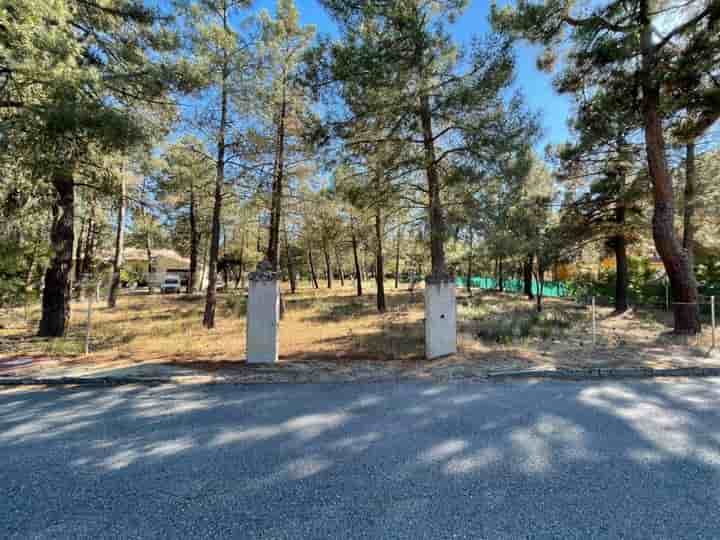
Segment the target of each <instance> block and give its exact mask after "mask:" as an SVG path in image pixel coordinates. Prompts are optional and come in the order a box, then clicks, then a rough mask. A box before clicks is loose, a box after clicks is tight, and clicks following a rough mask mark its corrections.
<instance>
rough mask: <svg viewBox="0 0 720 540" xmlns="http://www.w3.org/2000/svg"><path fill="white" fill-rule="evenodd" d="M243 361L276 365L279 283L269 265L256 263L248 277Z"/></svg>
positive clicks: (264, 262)
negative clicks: (245, 338) (245, 343)
mask: <svg viewBox="0 0 720 540" xmlns="http://www.w3.org/2000/svg"><path fill="white" fill-rule="evenodd" d="M248 281H249V290H248V306H247V362H248V363H249V364H272V363H274V362H277V359H278V348H279V333H278V323H279V321H280V283H279V281H278V275H277V272H273V271H272V266H271V265H270V263H269V262H267V261H263V262H261V263H260V264H258V267H257V270H256V271H255V272H251V273H250V275H249V276H248Z"/></svg>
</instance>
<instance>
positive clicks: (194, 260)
mask: <svg viewBox="0 0 720 540" xmlns="http://www.w3.org/2000/svg"><path fill="white" fill-rule="evenodd" d="M196 212H197V208H196V202H195V186H194V184H193V183H191V184H190V272H189V275H188V284H187V292H188V293H191V294H192V293H194V292H196V291H197V289H198V275H197V274H198V251H199V250H200V234H199V232H198V225H197V214H196Z"/></svg>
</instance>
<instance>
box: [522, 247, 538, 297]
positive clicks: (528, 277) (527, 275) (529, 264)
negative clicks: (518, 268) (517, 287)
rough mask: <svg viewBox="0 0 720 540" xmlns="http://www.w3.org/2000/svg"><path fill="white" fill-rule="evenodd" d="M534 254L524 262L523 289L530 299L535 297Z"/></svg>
mask: <svg viewBox="0 0 720 540" xmlns="http://www.w3.org/2000/svg"><path fill="white" fill-rule="evenodd" d="M533 259H534V257H533V254H532V253H531V254H530V255H528V256H527V260H526V261H524V262H523V291H524V292H525V294H526V295H527V297H528V300H532V299H533V298H534V296H535V295H534V294H533V290H532V285H533Z"/></svg>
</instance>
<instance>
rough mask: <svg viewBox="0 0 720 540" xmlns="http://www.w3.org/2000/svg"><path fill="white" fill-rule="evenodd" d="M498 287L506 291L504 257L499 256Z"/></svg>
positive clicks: (501, 290) (499, 289)
mask: <svg viewBox="0 0 720 540" xmlns="http://www.w3.org/2000/svg"><path fill="white" fill-rule="evenodd" d="M497 289H498V291H500V292H504V291H505V283H504V282H503V260H502V257H498V262H497Z"/></svg>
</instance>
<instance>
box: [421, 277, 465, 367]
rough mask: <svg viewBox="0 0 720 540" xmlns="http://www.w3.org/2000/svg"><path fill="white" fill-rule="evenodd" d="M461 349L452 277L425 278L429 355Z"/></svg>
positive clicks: (433, 356) (426, 347)
mask: <svg viewBox="0 0 720 540" xmlns="http://www.w3.org/2000/svg"><path fill="white" fill-rule="evenodd" d="M456 352H457V299H456V297H455V280H454V279H453V278H452V276H448V275H441V276H427V277H426V278H425V358H427V359H428V360H432V359H434V358H440V357H443V356H448V355H451V354H455V353H456Z"/></svg>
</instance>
